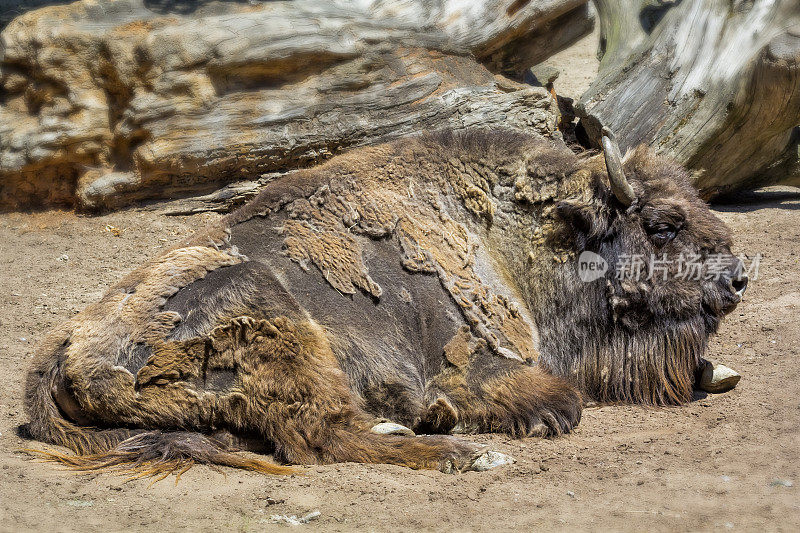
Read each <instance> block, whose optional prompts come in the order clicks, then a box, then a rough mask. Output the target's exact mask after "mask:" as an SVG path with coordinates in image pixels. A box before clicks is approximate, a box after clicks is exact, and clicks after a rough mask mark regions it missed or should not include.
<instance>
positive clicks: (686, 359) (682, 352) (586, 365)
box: [535, 274, 710, 405]
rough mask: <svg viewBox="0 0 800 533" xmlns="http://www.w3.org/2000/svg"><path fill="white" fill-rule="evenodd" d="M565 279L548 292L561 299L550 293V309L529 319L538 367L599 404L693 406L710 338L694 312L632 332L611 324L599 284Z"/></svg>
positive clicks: (612, 321)
mask: <svg viewBox="0 0 800 533" xmlns="http://www.w3.org/2000/svg"><path fill="white" fill-rule="evenodd" d="M556 277H557V278H558V277H560V276H556ZM565 277H566V278H568V279H564V278H562V279H561V281H562V282H565V284H564V285H562V286H561V287H559V288H556V287H553V290H554V292H558V293H560V294H561V295H562V296H561V297H554V296H555V295H554V294H553V293H551V297H550V298H552V299H550V305H549V306H548V307H549V309H543V308H540V309H541V310H540V312H538V313H535V314H536V315H537V317H536V319H537V325H538V327H539V334H540V338H541V344H540V352H541V361H540V364H542V365H544V366H545V368H547V369H548V370H549V371H551V372H552V373H554V374H557V375H560V376H563V377H565V378H567V379H569V380H570V381H572V382H573V383H575V385H576V386H578V387H579V388H580V389H581V390H582V391H584V392H585V393H586V395H587V396H588V397H591V398H593V399H595V400H597V401H601V402H630V403H644V404H653V405H671V404H680V403H684V402H687V401H689V400H691V398H692V388H693V384H694V377H695V372H696V370H697V368H698V366H699V364H700V359H701V357H702V356H703V354H704V353H705V349H706V346H707V342H708V337H709V335H710V330H709V327H708V323H707V321H706V320H705V318H704V316H703V314H702V313H701V312H700V311H699V310H698V314H697V315H696V316H694V317H692V318H689V319H684V320H680V321H672V320H670V319H661V320H658V321H655V322H651V323H649V324H648V325H646V326H642V327H640V328H636V329H632V328H630V327H629V326H625V325H623V324H621V323H615V322H614V319H613V317H612V313H611V311H610V309H609V308H608V307H609V306H608V303H607V299H606V297H605V295H604V293H603V289H602V283H603V282H602V280H598V281H597V282H596V283H582V282H580V281H579V280H577V279H574V278H572V276H570V275H569V274H567V275H566V276H565ZM570 278H571V279H570ZM567 287H568V288H569V289H571V290H570V291H565V288H567ZM553 303H555V304H556V305H555V307H553V306H552V304H553Z"/></svg>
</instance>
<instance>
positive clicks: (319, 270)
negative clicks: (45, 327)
mask: <svg viewBox="0 0 800 533" xmlns="http://www.w3.org/2000/svg"><path fill="white" fill-rule="evenodd" d="M626 172H628V174H629V176H630V179H631V181H632V184H633V186H634V188H635V190H636V192H637V195H638V197H639V198H638V201H637V203H636V204H635V205H634V206H632V207H630V208H626V207H625V206H623V205H621V204H619V203H618V202H616V200H615V199H614V198H613V196H612V195H610V193H609V189H608V185H607V183H608V181H607V176H606V175H605V168H604V165H603V164H602V160H601V159H600V158H598V157H593V158H580V157H578V156H576V155H574V154H573V153H572V152H570V151H569V150H568V149H567V148H566V147H564V146H563V145H559V144H557V143H556V142H553V141H549V140H545V139H542V138H540V137H535V136H526V135H521V134H518V133H510V132H491V133H488V132H483V133H473V134H469V135H454V134H449V133H445V134H439V135H434V136H425V137H421V138H414V139H406V140H401V141H396V142H393V143H391V144H386V145H381V146H376V147H370V148H363V149H359V150H355V151H353V152H351V153H348V154H344V155H342V156H338V157H336V158H334V159H332V160H331V161H330V162H328V163H326V164H324V165H322V166H320V167H317V168H314V169H311V170H305V171H298V172H295V173H293V174H290V175H287V176H286V177H284V178H281V179H279V180H277V181H276V182H274V183H272V184H270V185H269V186H267V187H266V188H265V190H264V191H263V192H262V193H261V194H260V195H259V196H258V197H257V198H255V199H254V200H253V201H251V202H250V203H249V204H247V205H246V206H244V207H243V208H241V209H240V210H238V211H237V212H235V213H233V214H231V215H229V216H228V217H226V218H225V219H224V220H223V221H222V222H221V223H218V224H215V225H213V226H211V227H210V228H208V229H207V230H205V231H203V232H200V233H198V234H197V235H195V236H192V237H190V238H187V239H186V241H185V242H184V243H183V244H181V245H179V246H177V247H174V248H173V249H171V250H169V251H167V252H165V253H164V254H163V255H161V256H160V257H159V258H157V259H155V260H154V261H153V262H152V263H150V264H148V265H145V266H143V267H141V268H139V269H137V270H136V271H134V272H132V273H131V274H130V275H128V276H126V277H125V278H124V279H123V280H122V281H121V282H120V283H118V284H117V285H115V286H114V287H112V288H111V289H110V290H109V291H108V293H106V295H105V296H104V297H103V299H102V300H101V301H100V302H98V303H97V304H94V305H92V306H90V307H88V308H87V309H86V310H84V311H83V312H81V313H80V314H78V315H76V316H75V317H74V318H73V319H71V320H70V321H68V322H67V323H65V324H64V325H62V326H61V327H59V328H58V329H57V330H55V331H54V332H52V333H51V334H50V335H49V336H48V337H47V338H46V339H45V340H44V341H43V342H42V344H41V345H40V347H39V349H38V353H37V358H36V363H35V364H34V368H33V370H32V371H31V372H30V374H29V376H28V381H27V388H26V406H27V411H28V413H29V416H30V419H31V422H30V424H29V429H30V432H31V433H32V435H33V436H35V437H36V438H38V439H40V440H43V441H45V442H50V443H54V444H59V445H63V446H66V447H68V448H71V449H72V450H73V451H74V452H76V454H77V455H76V456H69V455H64V454H51V455H50V456H49V457H50V458H52V459H54V460H58V461H60V462H62V463H64V464H66V465H68V466H70V467H73V468H78V469H100V468H109V467H119V468H127V469H132V471H133V472H134V473H135V474H142V473H144V474H161V475H163V474H164V473H168V472H170V471H180V470H182V469H185V468H187V467H189V466H191V464H194V463H196V462H203V463H210V464H222V465H227V466H235V467H239V468H247V469H251V470H256V471H260V472H269V473H287V472H288V471H289V470H288V469H287V468H286V467H283V466H279V465H274V464H272V463H268V462H265V461H262V460H258V459H251V458H247V457H245V456H242V455H240V454H237V453H235V443H236V442H240V443H244V442H248V443H251V444H252V443H257V444H260V445H259V446H257V447H258V448H260V449H262V451H263V450H270V451H272V452H274V454H275V456H276V457H277V458H278V459H279V460H282V461H285V462H289V463H295V464H315V463H330V462H338V461H356V462H385V463H393V464H400V465H405V466H409V467H412V468H434V469H436V468H438V469H442V470H446V471H453V470H461V469H465V468H470V466H471V464H472V462H473V461H474V460H475V458H476V457H477V456H478V455H479V454H480V453H482V450H481V448H480V447H478V446H476V445H472V444H469V443H466V442H464V441H461V440H458V439H456V438H454V437H450V436H447V435H428V436H420V437H408V436H398V435H378V434H374V433H372V432H371V431H370V429H371V427H372V426H373V425H374V424H375V423H376V421H378V420H379V419H381V418H389V419H391V420H393V421H395V422H398V423H401V424H404V425H407V426H409V427H411V428H413V429H415V430H416V431H418V432H420V431H424V432H431V433H469V432H475V431H501V432H506V433H508V434H510V435H514V436H550V435H558V434H561V433H564V432H567V431H569V430H570V429H571V428H572V427H574V426H575V424H577V423H578V421H579V419H580V412H581V408H582V405H583V398H584V397H592V398H594V399H598V400H603V401H635V402H646V403H653V404H663V403H680V402H682V401H686V400H687V399H689V397H690V394H691V387H692V379H693V375H694V372H695V370H696V369H697V367H698V364H699V361H700V357H701V356H702V352H703V350H704V348H705V342H706V339H707V337H708V336H709V335H710V334H711V333H713V331H714V330H715V329H716V326H717V324H718V322H719V319H720V318H721V316H722V315H723V314H724V313H725V312H727V311H729V309H730V306H731V302H733V300H734V297H735V294H734V291H732V290H731V287H730V286H729V284H730V280H731V277H730V276H728V277H727V278H726V279H725V280H724V281H725V282H724V283H723V282H720V283H717V284H712V283H706V282H705V281H704V282H697V283H694V284H675V283H674V282H670V283H663V284H658V283H656V282H655V281H653V280H646V281H643V282H641V283H636V284H633V285H630V284H628V283H627V282H626V281H625V280H622V279H617V278H616V277H615V276H614V272H613V268H612V270H611V271H610V272H609V273H608V275H607V276H606V277H605V278H604V279H602V280H600V281H599V282H596V283H583V282H581V281H580V280H579V279H578V276H577V272H576V268H575V258H576V257H577V255H578V254H579V253H580V252H582V251H584V250H590V251H594V252H595V253H598V254H600V255H601V256H603V257H605V258H607V259H608V262H609V263H610V264H612V265H613V264H614V259H615V258H616V257H618V255H619V254H620V253H650V252H653V251H657V250H665V251H670V252H672V251H678V250H680V251H697V252H699V253H704V254H708V253H711V252H712V251H719V252H720V253H725V254H727V255H726V256H725V257H729V258H730V264H731V269H733V266H734V258H732V256H730V249H729V246H730V238H729V237H728V235H727V231H726V230H725V228H724V227H723V226H722V224H721V223H720V222H719V221H718V220H716V219H715V218H714V217H713V215H711V214H710V212H708V209H707V208H706V207H705V205H704V204H702V202H700V201H699V200H698V199H697V197H696V194H695V193H694V191H693V190H692V189H691V187H690V186H689V185H688V182H687V180H686V175H685V173H684V171H683V170H681V169H680V168H679V167H677V166H675V165H673V164H671V163H669V162H668V161H665V160H662V159H657V158H654V157H653V156H652V155H650V154H649V153H647V152H646V151H639V152H636V153H635V154H633V155H632V156H631V157H630V158H629V160H628V161H627V162H626ZM678 218H680V228H678V229H677V230H676V235H674V236H673V238H672V239H671V240H670V241H669V242H666V243H663V242H661V240H660V239H661V236H659V237H658V238H657V239H656V238H655V237H653V236H652V234H651V232H650V228H651V226H658V227H661V226H660V225H663V224H666V223H667V222H664V220H667V221H669V220H673V219H674V220H677V219H678ZM676 227H677V225H676ZM725 283H728V285H725ZM734 305H735V302H734ZM246 447H248V448H251V447H252V446H250V445H248V446H246Z"/></svg>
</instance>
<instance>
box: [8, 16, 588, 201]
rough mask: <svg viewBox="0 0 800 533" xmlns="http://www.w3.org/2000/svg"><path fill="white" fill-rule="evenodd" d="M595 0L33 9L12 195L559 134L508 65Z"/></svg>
mask: <svg viewBox="0 0 800 533" xmlns="http://www.w3.org/2000/svg"><path fill="white" fill-rule="evenodd" d="M586 2H587V0H529V1H524V0H483V1H478V0H476V1H474V2H462V1H458V0H407V1H404V2H385V1H382V0H367V1H360V2H351V1H346V0H338V1H336V0H333V1H327V2H320V1H318V0H296V1H274V2H265V3H257V4H249V3H244V2H242V3H239V2H196V1H162V2H159V1H157V0H100V1H97V0H84V1H81V2H76V3H74V4H70V5H67V6H53V7H48V8H44V9H41V10H37V11H32V12H29V13H26V14H25V15H23V16H21V17H19V18H17V19H15V20H14V21H13V22H11V23H10V24H9V25H8V27H6V29H5V30H4V31H3V33H2V37H1V39H2V50H3V52H2V58H1V59H2V60H1V62H0V106H1V107H0V206H5V207H6V208H8V207H22V206H29V205H36V204H40V205H47V204H54V203H62V204H71V205H78V206H79V207H83V208H98V207H114V206H118V205H122V204H125V203H129V202H131V201H134V200H138V199H143V198H164V197H170V196H172V195H179V194H187V193H191V194H198V193H200V194H202V193H204V192H208V191H209V190H211V189H212V188H215V187H218V186H219V185H221V184H223V183H230V182H234V181H237V180H242V179H247V180H256V179H258V177H259V175H261V174H262V173H265V172H272V171H285V170H289V169H292V168H297V167H301V166H306V165H310V164H313V163H314V162H315V161H317V160H319V159H321V158H325V157H328V156H329V155H330V154H332V153H334V152H336V151H338V150H341V149H343V148H346V147H349V146H353V145H359V144H369V143H375V142H379V141H382V140H386V139H389V138H393V137H397V136H401V135H408V134H412V133H415V132H419V131H422V130H425V129H436V128H440V127H445V126H450V127H452V128H454V129H463V128H469V127H476V126H482V127H492V126H501V125H502V126H506V127H512V128H520V129H526V130H530V129H533V130H537V131H540V132H542V133H549V132H552V131H553V129H554V127H555V122H556V116H555V114H556V111H555V107H554V105H553V103H552V99H551V97H550V96H549V94H548V93H547V92H546V91H545V90H544V89H541V88H532V87H529V86H526V85H523V84H520V83H516V82H514V81H511V80H509V79H507V78H503V77H500V76H497V75H495V73H499V72H503V73H506V74H511V75H514V76H519V75H520V74H521V72H522V70H523V69H524V68H525V67H528V66H530V65H532V64H534V63H536V62H538V61H540V60H541V59H542V58H543V57H545V56H546V55H548V54H550V53H553V52H555V51H557V50H559V49H560V48H562V47H564V46H565V45H566V44H568V43H569V42H570V41H571V40H573V39H576V38H578V37H580V36H581V33H582V32H586V31H588V30H590V29H591V23H592V20H593V19H592V17H593V14H592V13H591V12H590V11H589V9H588V7H587V5H586ZM568 21H569V22H570V24H569V28H567V27H566V26H567V22H568ZM548 35H549V36H551V38H549V39H547V36H548ZM530 42H534V43H538V45H537V46H535V47H531V46H527V44H526V43H530ZM487 67H488V68H487Z"/></svg>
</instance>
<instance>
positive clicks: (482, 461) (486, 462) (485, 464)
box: [468, 450, 517, 472]
mask: <svg viewBox="0 0 800 533" xmlns="http://www.w3.org/2000/svg"><path fill="white" fill-rule="evenodd" d="M516 462H517V460H516V459H514V458H513V457H511V456H510V455H506V454H504V453H500V452H493V451H491V450H487V451H485V452H484V453H482V454H481V455H479V456H478V458H477V459H475V461H473V463H472V465H471V466H470V467H469V468H468V470H474V471H475V472H484V471H486V470H491V469H492V468H496V467H498V466H505V465H510V464H513V463H516Z"/></svg>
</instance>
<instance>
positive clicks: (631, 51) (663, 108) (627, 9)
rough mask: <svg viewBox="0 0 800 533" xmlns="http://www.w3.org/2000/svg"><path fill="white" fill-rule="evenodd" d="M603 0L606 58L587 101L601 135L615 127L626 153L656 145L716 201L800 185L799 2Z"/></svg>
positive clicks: (589, 124) (582, 112) (588, 117)
mask: <svg viewBox="0 0 800 533" xmlns="http://www.w3.org/2000/svg"><path fill="white" fill-rule="evenodd" d="M596 4H597V9H598V18H599V20H600V26H601V32H602V34H601V52H603V51H604V52H605V55H604V56H603V57H602V61H601V68H600V74H599V76H598V78H597V80H595V82H594V83H593V84H592V86H591V87H590V88H589V90H588V91H587V92H586V93H585V94H584V95H583V96H582V98H581V101H580V103H579V104H578V106H577V111H578V115H579V116H580V117H581V120H582V123H583V125H584V127H585V129H586V131H587V133H588V134H589V137H590V139H591V141H592V142H593V143H598V142H599V139H600V136H601V130H602V128H603V127H607V128H609V129H611V130H612V131H614V132H615V133H616V135H617V139H618V140H619V143H620V146H621V148H622V149H623V150H625V149H626V148H631V147H634V146H636V145H638V144H641V143H645V144H649V145H650V146H652V147H654V148H655V149H656V150H657V151H658V152H661V153H666V154H669V155H670V156H672V157H673V158H675V159H676V160H677V161H679V162H680V163H682V164H684V165H686V166H688V167H689V168H691V169H693V170H694V171H695V175H696V182H695V185H696V186H697V187H698V188H699V189H700V190H701V193H702V194H703V195H704V196H705V197H707V198H710V197H713V196H715V195H717V194H720V193H726V192H731V191H734V190H738V189H743V188H752V187H758V186H763V185H768V184H775V183H780V184H796V183H797V182H798V177H797V147H796V146H797V141H796V136H793V133H792V132H793V131H795V127H796V126H798V125H799V124H800V3H798V2H797V1H796V0H683V1H682V2H679V1H669V0H648V1H645V2H642V1H641V0H596ZM648 9H649V11H648ZM648 14H649V15H648ZM648 16H649V18H648ZM648 24H653V25H652V26H648Z"/></svg>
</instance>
